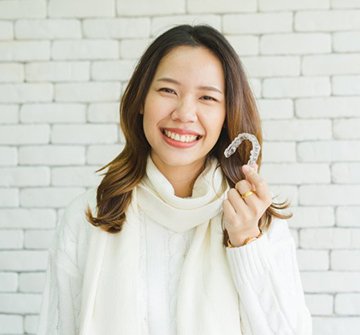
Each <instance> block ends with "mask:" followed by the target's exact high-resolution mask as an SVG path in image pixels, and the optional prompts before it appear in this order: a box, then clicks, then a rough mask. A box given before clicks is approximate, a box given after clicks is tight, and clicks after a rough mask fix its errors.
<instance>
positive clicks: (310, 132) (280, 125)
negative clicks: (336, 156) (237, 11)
mask: <svg viewBox="0 0 360 335" xmlns="http://www.w3.org/2000/svg"><path fill="white" fill-rule="evenodd" d="M263 129H264V138H265V140H281V141H287V140H290V141H291V140H310V139H311V140H320V139H329V138H331V121H330V120H325V119H324V120H295V119H294V120H275V121H273V120H266V121H264V122H263Z"/></svg>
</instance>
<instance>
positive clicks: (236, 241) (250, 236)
mask: <svg viewBox="0 0 360 335" xmlns="http://www.w3.org/2000/svg"><path fill="white" fill-rule="evenodd" d="M261 235H262V231H261V230H260V229H259V228H257V229H256V230H255V231H252V232H248V233H242V234H236V235H234V234H229V238H228V241H227V246H228V248H238V247H242V246H244V245H247V244H249V243H251V242H253V241H255V240H257V239H258V238H259V237H260V236H261Z"/></svg>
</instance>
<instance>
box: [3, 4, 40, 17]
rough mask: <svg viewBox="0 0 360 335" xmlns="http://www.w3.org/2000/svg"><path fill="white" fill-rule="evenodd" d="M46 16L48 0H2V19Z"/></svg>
mask: <svg viewBox="0 0 360 335" xmlns="http://www.w3.org/2000/svg"><path fill="white" fill-rule="evenodd" d="M43 17H46V0H26V1H22V0H2V1H0V19H17V18H43Z"/></svg>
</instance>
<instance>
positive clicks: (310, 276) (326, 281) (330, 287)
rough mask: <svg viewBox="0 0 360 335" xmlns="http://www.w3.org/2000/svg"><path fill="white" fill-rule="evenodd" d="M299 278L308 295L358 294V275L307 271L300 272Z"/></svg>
mask: <svg viewBox="0 0 360 335" xmlns="http://www.w3.org/2000/svg"><path fill="white" fill-rule="evenodd" d="M301 278H302V282H303V285H304V290H305V292H309V293H310V292H311V293H335V292H360V273H354V272H340V271H331V272H330V271H329V272H328V271H314V272H313V271H311V272H310V271H309V272H302V274H301ZM314 334H317V333H314ZM324 334H328V333H324ZM346 334H347V333H346ZM354 334H355V333H354Z"/></svg>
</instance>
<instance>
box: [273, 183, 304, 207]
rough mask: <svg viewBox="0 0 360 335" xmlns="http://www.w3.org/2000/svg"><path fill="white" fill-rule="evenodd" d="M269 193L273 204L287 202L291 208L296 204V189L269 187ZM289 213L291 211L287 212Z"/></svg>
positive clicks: (281, 186)
mask: <svg viewBox="0 0 360 335" xmlns="http://www.w3.org/2000/svg"><path fill="white" fill-rule="evenodd" d="M270 191H271V194H272V196H273V202H276V203H281V202H284V201H287V202H289V203H290V204H291V206H296V205H297V204H298V188H297V187H296V186H289V185H276V184H271V185H270ZM288 212H290V213H291V210H288Z"/></svg>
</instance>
